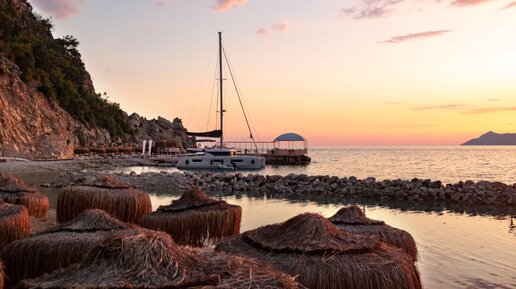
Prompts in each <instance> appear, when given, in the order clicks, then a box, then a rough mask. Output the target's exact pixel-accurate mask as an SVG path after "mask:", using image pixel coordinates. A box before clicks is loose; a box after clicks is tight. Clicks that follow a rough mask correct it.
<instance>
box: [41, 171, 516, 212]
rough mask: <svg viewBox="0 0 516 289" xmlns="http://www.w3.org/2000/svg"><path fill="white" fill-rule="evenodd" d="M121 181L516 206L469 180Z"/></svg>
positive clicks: (212, 176)
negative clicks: (456, 181) (445, 181)
mask: <svg viewBox="0 0 516 289" xmlns="http://www.w3.org/2000/svg"><path fill="white" fill-rule="evenodd" d="M96 174H98V173H93V172H92V173H84V172H81V173H65V174H62V175H60V176H59V177H58V178H56V179H55V180H54V181H52V182H51V183H50V184H47V186H52V187H63V186H69V185H74V184H80V183H82V182H84V181H86V180H87V179H88V178H91V177H93V176H94V175H96ZM114 176H115V177H117V178H118V179H119V180H120V181H122V182H124V183H126V184H128V185H130V186H133V187H138V188H142V189H144V190H147V191H150V192H181V191H182V190H183V189H185V188H189V187H199V188H202V189H203V190H205V191H207V192H208V193H222V194H225V195H240V194H245V193H253V194H256V193H261V194H264V195H268V196H273V197H274V196H282V197H287V198H288V197H293V198H296V197H306V196H309V197H317V198H324V197H327V198H331V199H335V198H337V199H338V198H343V199H344V198H363V199H382V200H402V201H413V202H443V203H458V204H467V205H469V204H471V205H502V206H515V205H516V184H514V185H507V184H503V183H500V182H485V181H481V182H473V181H465V182H458V183H455V184H446V185H444V184H442V183H441V182H440V181H432V180H422V179H413V180H383V181H377V180H376V179H375V178H367V179H358V178H356V177H337V176H308V175H304V174H289V175H286V176H280V175H271V176H270V175H259V174H247V175H244V174H243V173H200V172H184V173H182V172H174V173H167V172H162V173H142V174H136V173H134V172H131V173H128V174H125V173H117V174H114Z"/></svg>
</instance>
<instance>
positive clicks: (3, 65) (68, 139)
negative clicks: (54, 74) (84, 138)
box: [0, 56, 78, 158]
mask: <svg viewBox="0 0 516 289" xmlns="http://www.w3.org/2000/svg"><path fill="white" fill-rule="evenodd" d="M76 127H78V125H77V122H76V121H75V120H73V119H72V118H71V117H70V115H69V114H68V113H66V112H65V111H64V110H63V109H61V108H60V107H58V106H56V105H55V104H52V103H49V102H48V100H47V99H46V98H45V97H44V96H43V95H41V93H38V92H37V91H35V90H34V89H32V88H30V87H28V86H27V85H25V83H23V82H22V81H21V79H20V77H19V71H18V69H17V66H16V65H15V64H14V63H12V62H10V61H8V60H7V59H5V58H3V57H1V56H0V128H1V129H0V156H7V157H22V158H68V157H71V156H72V155H73V147H74V135H73V129H74V128H76Z"/></svg>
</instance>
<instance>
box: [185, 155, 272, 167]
mask: <svg viewBox="0 0 516 289" xmlns="http://www.w3.org/2000/svg"><path fill="white" fill-rule="evenodd" d="M264 167H265V158H263V157H255V156H213V155H210V154H204V155H190V156H182V157H180V158H179V160H178V162H177V168H178V169H186V170H261V169H263V168H264Z"/></svg>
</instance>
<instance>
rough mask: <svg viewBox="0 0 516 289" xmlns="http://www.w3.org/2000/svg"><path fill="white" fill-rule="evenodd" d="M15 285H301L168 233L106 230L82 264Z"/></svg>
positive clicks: (56, 288)
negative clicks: (111, 233)
mask: <svg viewBox="0 0 516 289" xmlns="http://www.w3.org/2000/svg"><path fill="white" fill-rule="evenodd" d="M19 288H26V289H29V288H39V289H50V288H53V289H60V288H62V289H65V288H66V289H69V288H74V289H100V288H109V289H118V288H120V289H122V288H132V289H139V288H141V289H143V288H145V289H161V288H163V289H165V288H242V289H243V288H246V289H248V288H270V289H274V288H289V289H290V288H291V289H294V288H299V287H298V285H297V283H296V282H295V281H294V279H293V278H292V277H290V276H288V275H286V274H284V273H280V272H278V271H275V270H273V269H271V268H270V267H268V266H265V265H263V264H260V263H259V262H256V261H246V260H244V259H242V258H238V257H232V256H229V255H226V254H223V253H222V254H218V253H215V252H214V251H213V250H211V251H208V250H206V249H204V250H202V251H201V250H194V249H188V248H181V247H180V246H178V245H177V244H176V243H175V242H174V241H173V239H172V238H171V237H170V236H169V235H168V234H166V233H162V232H155V231H144V232H141V233H140V234H138V235H132V236H120V235H119V236H110V237H106V239H105V240H104V242H102V243H101V244H99V245H98V246H96V247H95V248H93V249H92V250H91V251H90V252H89V253H88V256H87V257H86V258H85V260H84V261H83V262H82V263H81V264H75V265H71V266H70V267H68V268H66V269H64V270H57V271H55V272H53V273H52V274H49V275H44V276H41V277H39V278H36V279H32V280H24V281H22V282H20V284H19Z"/></svg>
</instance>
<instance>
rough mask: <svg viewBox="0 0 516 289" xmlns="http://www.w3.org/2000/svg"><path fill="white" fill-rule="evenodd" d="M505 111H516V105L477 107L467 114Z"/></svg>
mask: <svg viewBox="0 0 516 289" xmlns="http://www.w3.org/2000/svg"><path fill="white" fill-rule="evenodd" d="M503 111H516V106H512V107H484V108H476V109H472V110H470V111H467V112H466V114H483V113H493V112H503Z"/></svg>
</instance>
